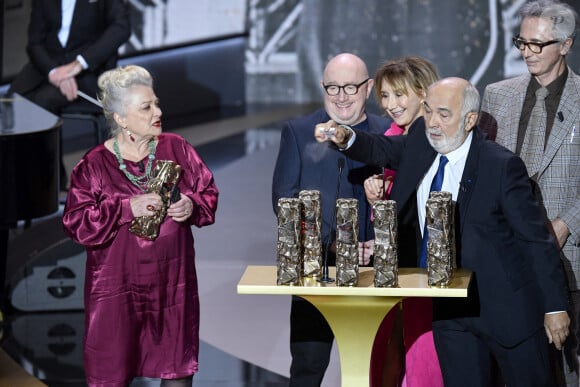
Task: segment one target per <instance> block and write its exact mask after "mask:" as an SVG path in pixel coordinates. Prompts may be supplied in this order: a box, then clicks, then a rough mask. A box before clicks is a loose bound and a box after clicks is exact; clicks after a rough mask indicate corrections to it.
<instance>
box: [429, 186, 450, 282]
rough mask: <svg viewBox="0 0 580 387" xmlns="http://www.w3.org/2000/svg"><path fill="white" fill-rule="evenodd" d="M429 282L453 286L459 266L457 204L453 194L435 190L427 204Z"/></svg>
mask: <svg viewBox="0 0 580 387" xmlns="http://www.w3.org/2000/svg"><path fill="white" fill-rule="evenodd" d="M426 210H427V212H426V219H425V222H427V223H426V224H427V231H428V239H427V283H428V285H429V286H437V287H445V286H448V285H449V282H450V281H451V276H452V275H453V269H454V267H455V234H454V230H455V228H454V224H455V222H454V205H453V199H452V197H451V193H449V192H446V191H433V192H431V193H430V195H429V199H427V204H426Z"/></svg>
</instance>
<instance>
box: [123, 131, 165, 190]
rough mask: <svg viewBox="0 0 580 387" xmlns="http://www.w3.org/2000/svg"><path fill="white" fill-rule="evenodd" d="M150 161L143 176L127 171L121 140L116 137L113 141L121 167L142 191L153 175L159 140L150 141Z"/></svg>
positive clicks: (145, 188)
mask: <svg viewBox="0 0 580 387" xmlns="http://www.w3.org/2000/svg"><path fill="white" fill-rule="evenodd" d="M148 147H149V156H148V157H149V162H148V163H147V169H146V170H145V174H144V175H143V176H135V175H133V174H132V173H130V172H129V171H127V166H126V165H125V161H124V160H123V158H122V157H121V151H120V150H119V142H118V141H117V139H116V138H115V141H113V150H114V151H115V156H117V161H119V169H120V170H121V171H123V173H124V174H125V176H127V179H129V181H130V182H131V183H133V184H134V185H136V186H137V187H138V188H139V189H140V190H141V191H145V190H147V183H149V178H150V177H151V167H152V166H153V160H155V150H156V149H157V141H155V140H151V141H150V142H149V146H148Z"/></svg>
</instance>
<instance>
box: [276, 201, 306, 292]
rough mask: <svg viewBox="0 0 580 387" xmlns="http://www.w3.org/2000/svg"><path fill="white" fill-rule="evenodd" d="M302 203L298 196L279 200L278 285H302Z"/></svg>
mask: <svg viewBox="0 0 580 387" xmlns="http://www.w3.org/2000/svg"><path fill="white" fill-rule="evenodd" d="M301 207H302V205H301V203H300V199H298V198H280V199H279V200H278V242H277V248H278V255H277V258H276V264H277V278H278V279H277V283H278V285H300V280H301V277H302V259H301V256H300V254H301V231H302V228H301Z"/></svg>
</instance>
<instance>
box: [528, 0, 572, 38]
mask: <svg viewBox="0 0 580 387" xmlns="http://www.w3.org/2000/svg"><path fill="white" fill-rule="evenodd" d="M518 14H519V15H520V18H521V19H522V20H523V19H525V18H527V17H541V18H546V19H550V20H551V21H552V30H553V32H554V39H557V40H559V41H561V42H563V41H565V40H566V39H568V38H572V40H574V38H575V37H576V30H577V28H578V24H579V22H578V20H579V19H578V13H577V12H576V10H575V9H574V8H572V7H571V6H570V5H569V4H566V3H561V2H560V1H558V0H536V1H531V2H529V3H525V4H524V5H523V6H522V7H521V8H520V10H519V12H518Z"/></svg>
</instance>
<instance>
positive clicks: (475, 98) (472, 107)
mask: <svg viewBox="0 0 580 387" xmlns="http://www.w3.org/2000/svg"><path fill="white" fill-rule="evenodd" d="M479 102H480V98H479V91H477V89H476V88H475V86H473V85H472V84H471V83H468V84H467V86H465V89H463V101H462V103H461V117H463V118H464V119H465V117H466V116H467V113H477V112H479Z"/></svg>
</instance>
